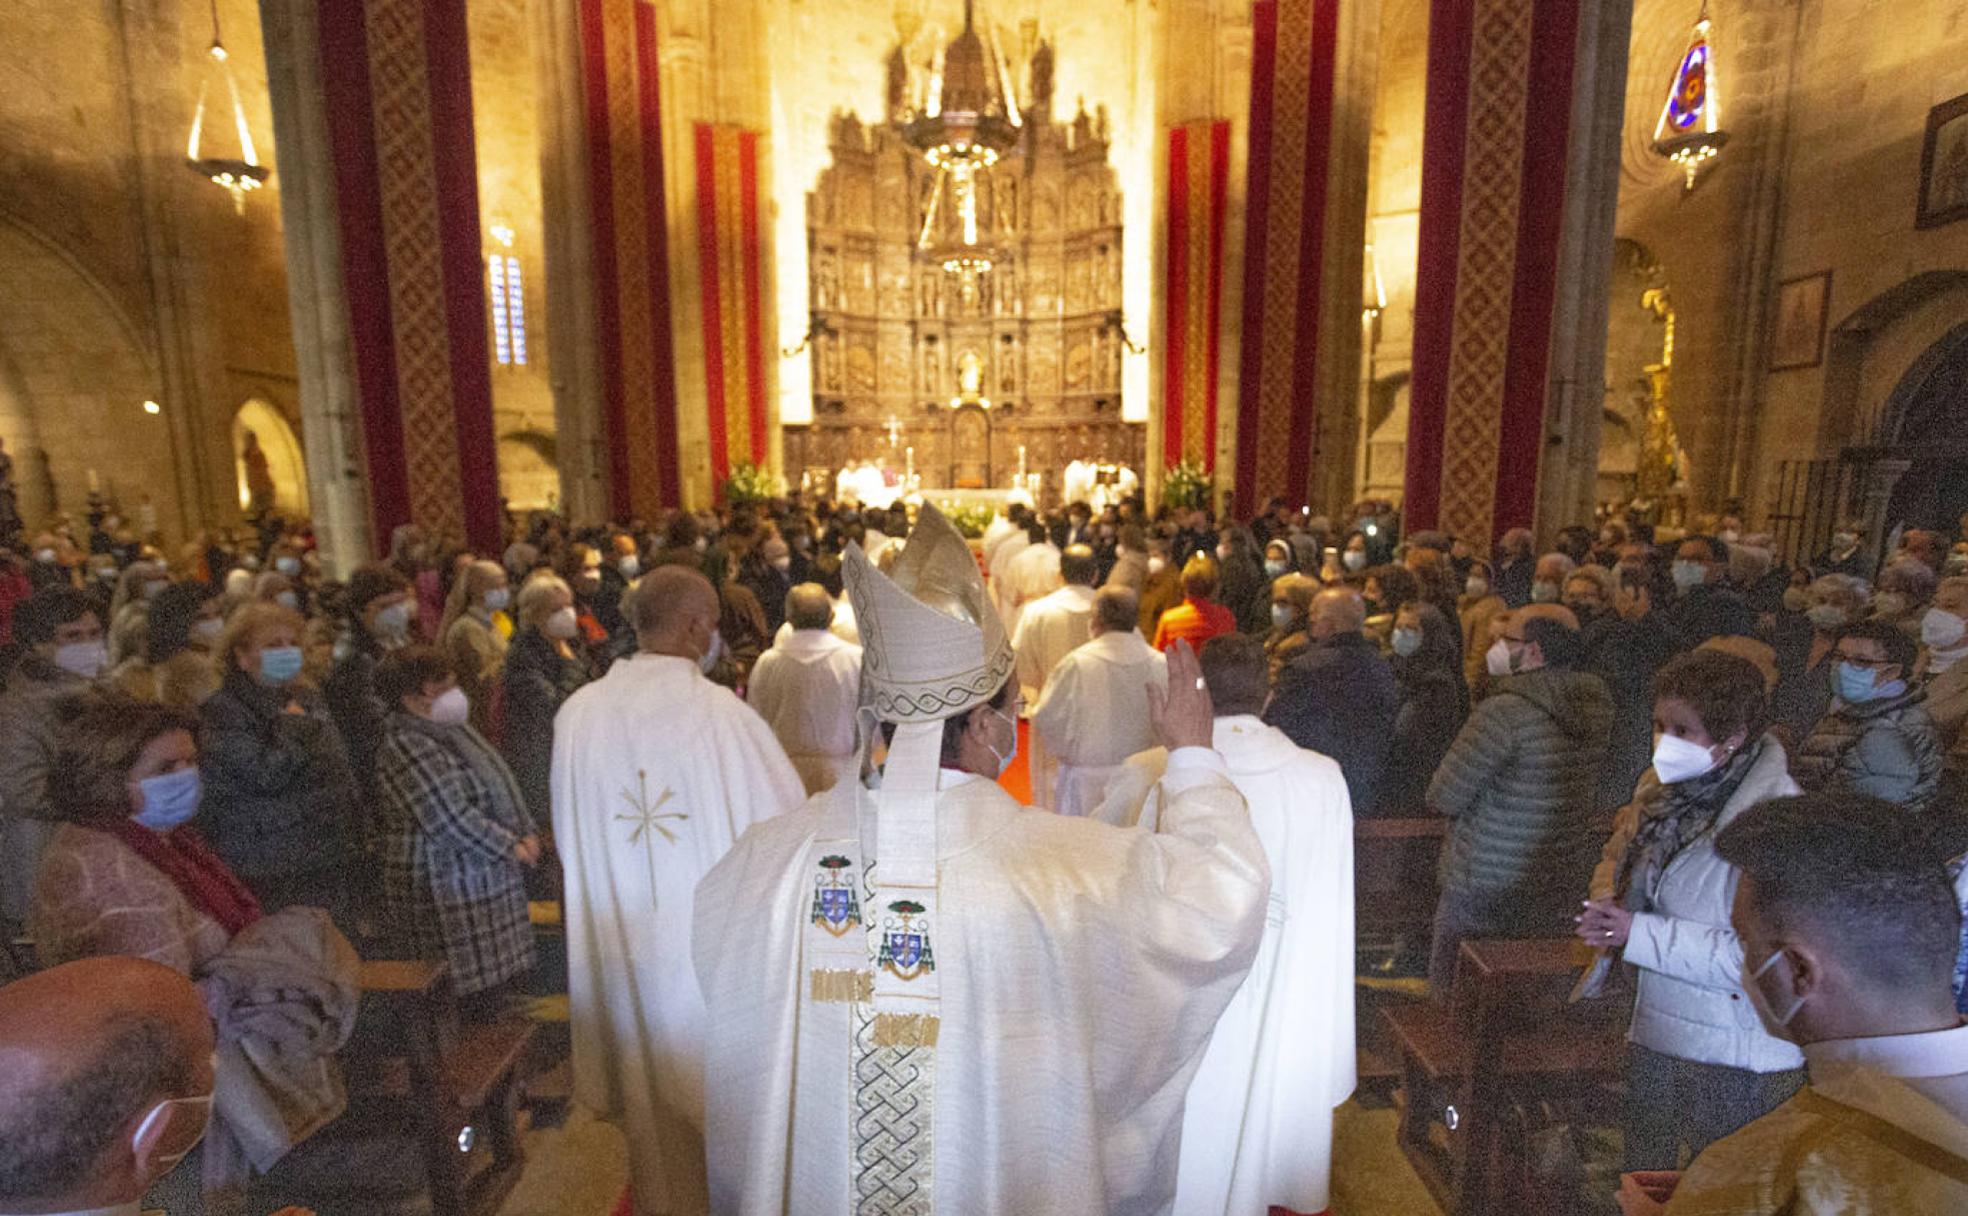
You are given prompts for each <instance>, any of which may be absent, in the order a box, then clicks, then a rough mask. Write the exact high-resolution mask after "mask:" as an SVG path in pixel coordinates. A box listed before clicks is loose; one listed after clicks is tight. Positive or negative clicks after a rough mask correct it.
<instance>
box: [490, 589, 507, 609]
mask: <svg viewBox="0 0 1968 1216" xmlns="http://www.w3.org/2000/svg"><path fill="white" fill-rule="evenodd" d="M510 603H512V592H511V590H509V589H508V588H505V587H494V588H492V590H490V591H488V592H486V593H485V610H486V611H487V612H504V611H505V610H506V605H507V604H510Z"/></svg>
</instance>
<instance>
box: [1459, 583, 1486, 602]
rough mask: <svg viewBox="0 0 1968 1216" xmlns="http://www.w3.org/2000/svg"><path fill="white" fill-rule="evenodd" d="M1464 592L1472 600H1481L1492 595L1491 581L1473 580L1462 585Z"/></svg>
mask: <svg viewBox="0 0 1968 1216" xmlns="http://www.w3.org/2000/svg"><path fill="white" fill-rule="evenodd" d="M1462 590H1463V593H1464V594H1465V595H1467V596H1468V597H1469V598H1470V599H1472V600H1480V599H1482V598H1483V597H1484V596H1486V595H1488V594H1489V593H1490V580H1488V579H1486V578H1472V579H1470V580H1469V581H1468V582H1466V583H1464V584H1463V585H1462Z"/></svg>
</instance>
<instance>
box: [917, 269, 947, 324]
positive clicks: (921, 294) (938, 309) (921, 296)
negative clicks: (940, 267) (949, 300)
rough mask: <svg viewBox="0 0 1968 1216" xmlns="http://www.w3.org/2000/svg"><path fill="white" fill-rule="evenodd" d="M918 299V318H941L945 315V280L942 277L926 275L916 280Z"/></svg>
mask: <svg viewBox="0 0 1968 1216" xmlns="http://www.w3.org/2000/svg"><path fill="white" fill-rule="evenodd" d="M916 294H917V298H918V312H917V314H916V315H917V316H921V317H940V316H942V315H943V279H942V276H941V275H937V274H933V273H932V274H925V275H923V276H922V277H921V278H920V279H918V280H916Z"/></svg>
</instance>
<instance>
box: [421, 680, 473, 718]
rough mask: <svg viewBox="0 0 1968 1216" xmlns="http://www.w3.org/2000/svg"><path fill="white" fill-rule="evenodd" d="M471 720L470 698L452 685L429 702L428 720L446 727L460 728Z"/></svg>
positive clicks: (462, 690) (463, 691)
mask: <svg viewBox="0 0 1968 1216" xmlns="http://www.w3.org/2000/svg"><path fill="white" fill-rule="evenodd" d="M470 718H471V698H470V697H467V696H466V695H465V690H464V689H462V688H459V687H457V686H456V685H453V686H452V687H450V688H447V689H445V690H444V691H443V692H441V693H439V694H438V696H437V699H436V700H435V701H432V702H431V712H430V719H431V721H433V722H441V723H443V724H444V725H446V726H460V725H463V724H464V723H465V722H466V721H467V720H469V719H470Z"/></svg>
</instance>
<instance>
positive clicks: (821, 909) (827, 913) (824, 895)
mask: <svg viewBox="0 0 1968 1216" xmlns="http://www.w3.org/2000/svg"><path fill="white" fill-rule="evenodd" d="M819 865H820V874H819V876H818V877H816V878H815V879H814V882H813V923H814V924H816V925H818V926H820V927H821V928H822V929H825V930H826V931H827V932H829V933H831V934H833V935H834V936H835V937H839V936H840V935H841V934H843V933H846V932H847V931H848V930H849V929H852V928H854V927H855V926H856V925H859V924H860V923H861V899H860V897H859V896H858V895H856V894H855V893H854V872H853V871H854V863H853V862H851V861H849V860H848V859H847V858H845V857H842V856H841V855H840V854H838V853H830V854H828V855H827V856H825V857H822V858H821V859H820V862H819Z"/></svg>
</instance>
